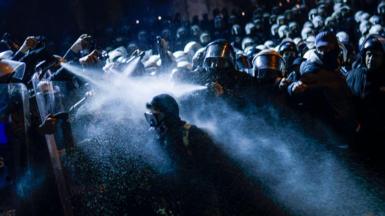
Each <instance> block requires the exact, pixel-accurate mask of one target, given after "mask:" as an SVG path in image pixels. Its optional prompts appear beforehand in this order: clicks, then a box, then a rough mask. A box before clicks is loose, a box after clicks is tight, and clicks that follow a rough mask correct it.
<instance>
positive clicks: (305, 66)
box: [300, 60, 320, 75]
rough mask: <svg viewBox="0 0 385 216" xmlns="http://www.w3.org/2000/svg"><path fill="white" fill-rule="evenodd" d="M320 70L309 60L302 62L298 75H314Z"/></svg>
mask: <svg viewBox="0 0 385 216" xmlns="http://www.w3.org/2000/svg"><path fill="white" fill-rule="evenodd" d="M318 70H320V66H319V65H318V64H317V63H316V62H314V61H311V60H306V61H304V62H302V64H301V66H300V73H301V75H305V74H309V73H315V72H316V71H318Z"/></svg>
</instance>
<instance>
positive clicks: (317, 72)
mask: <svg viewBox="0 0 385 216" xmlns="http://www.w3.org/2000/svg"><path fill="white" fill-rule="evenodd" d="M327 68H328V67H327V65H325V64H324V63H323V62H322V61H321V60H320V58H319V57H318V56H317V55H316V54H314V55H313V56H311V57H310V58H309V59H308V60H307V61H305V62H303V63H302V64H301V68H300V77H299V81H301V82H303V83H304V84H306V85H307V86H308V88H307V89H306V91H305V92H304V93H301V94H294V93H293V92H292V90H293V88H292V87H293V84H294V83H293V84H291V85H290V86H289V87H288V91H289V94H290V95H292V96H293V99H295V100H297V101H299V102H301V103H303V104H304V107H305V110H308V111H310V112H311V113H313V114H315V115H316V116H319V117H320V118H321V119H324V120H326V121H329V122H331V123H332V125H333V126H336V127H337V128H345V129H346V130H348V131H354V130H355V128H356V126H357V124H356V121H355V119H354V112H355V111H354V108H353V103H352V95H351V92H350V89H349V87H348V86H347V84H346V81H345V78H344V77H343V76H342V75H341V73H339V72H338V71H337V70H330V69H327Z"/></svg>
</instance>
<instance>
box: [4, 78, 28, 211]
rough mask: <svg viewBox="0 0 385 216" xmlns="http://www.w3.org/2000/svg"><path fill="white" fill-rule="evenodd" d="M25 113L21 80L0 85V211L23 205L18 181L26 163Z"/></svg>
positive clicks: (25, 97) (24, 208)
mask: <svg viewBox="0 0 385 216" xmlns="http://www.w3.org/2000/svg"><path fill="white" fill-rule="evenodd" d="M29 113H30V112H29V99H28V92H27V89H26V87H25V86H24V85H23V84H8V85H6V84H3V85H0V215H18V214H22V213H21V212H25V211H26V209H27V203H28V198H29V197H26V196H25V193H23V191H22V190H23V185H22V181H23V178H24V177H25V176H26V174H27V170H28V167H29V139H28V130H29V127H30V115H29Z"/></svg>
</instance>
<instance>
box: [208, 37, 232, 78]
mask: <svg viewBox="0 0 385 216" xmlns="http://www.w3.org/2000/svg"><path fill="white" fill-rule="evenodd" d="M234 62H235V58H234V51H233V50H232V47H231V45H230V44H229V43H228V42H225V41H223V42H217V43H212V44H209V45H208V46H207V49H206V53H205V58H204V61H203V67H204V68H205V69H206V70H209V71H210V70H222V69H229V68H231V67H232V66H234Z"/></svg>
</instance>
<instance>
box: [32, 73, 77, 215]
mask: <svg viewBox="0 0 385 216" xmlns="http://www.w3.org/2000/svg"><path fill="white" fill-rule="evenodd" d="M32 85H33V88H34V98H35V100H36V104H37V108H38V111H39V115H40V119H41V124H42V125H43V124H45V123H46V122H47V121H48V120H47V118H48V117H49V116H51V117H53V118H56V119H58V121H57V123H56V124H55V126H54V127H55V130H54V132H48V133H47V132H45V140H46V143H47V148H48V152H49V157H50V160H51V164H52V168H53V173H54V176H55V180H56V186H57V190H58V193H59V198H60V202H61V205H62V208H63V214H64V215H72V214H73V213H72V205H71V200H70V197H69V192H68V189H67V188H68V187H67V183H66V180H65V177H64V173H63V169H62V163H61V160H60V157H61V154H62V153H63V152H64V151H65V150H66V148H70V147H71V146H72V145H73V141H72V135H71V127H70V124H69V122H68V112H67V111H68V108H67V107H66V106H65V103H64V100H63V99H64V96H65V95H66V91H65V86H66V85H65V83H64V82H52V81H49V80H46V79H43V80H40V79H39V77H38V74H35V75H34V76H33V78H32Z"/></svg>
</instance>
